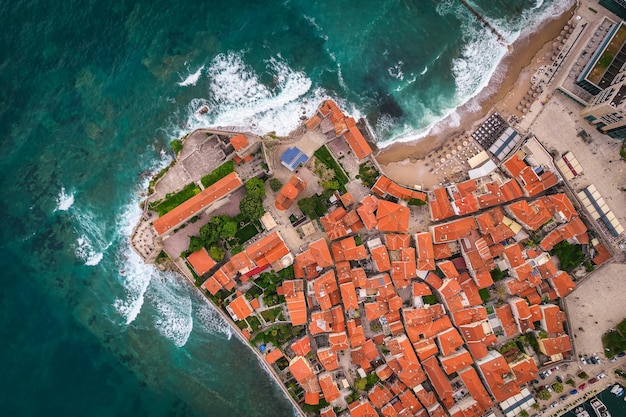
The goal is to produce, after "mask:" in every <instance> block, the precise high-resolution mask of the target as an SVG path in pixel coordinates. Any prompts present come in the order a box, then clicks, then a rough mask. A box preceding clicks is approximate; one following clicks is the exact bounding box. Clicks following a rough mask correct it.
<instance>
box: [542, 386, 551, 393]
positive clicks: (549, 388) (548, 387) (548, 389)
mask: <svg viewBox="0 0 626 417" xmlns="http://www.w3.org/2000/svg"><path fill="white" fill-rule="evenodd" d="M544 388H545V389H546V391H548V392H552V387H551V386H550V385H545V386H544Z"/></svg>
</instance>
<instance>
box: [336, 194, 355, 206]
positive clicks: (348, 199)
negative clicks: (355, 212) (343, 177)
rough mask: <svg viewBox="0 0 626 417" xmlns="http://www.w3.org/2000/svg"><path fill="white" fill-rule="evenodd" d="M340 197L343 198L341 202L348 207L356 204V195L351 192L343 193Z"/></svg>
mask: <svg viewBox="0 0 626 417" xmlns="http://www.w3.org/2000/svg"><path fill="white" fill-rule="evenodd" d="M339 198H340V199H341V204H343V206H344V207H345V208H346V209H348V207H350V206H351V205H353V204H354V197H353V196H352V194H351V193H350V192H346V193H344V194H342V195H341V196H339Z"/></svg>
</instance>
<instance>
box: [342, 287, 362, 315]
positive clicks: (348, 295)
mask: <svg viewBox="0 0 626 417" xmlns="http://www.w3.org/2000/svg"><path fill="white" fill-rule="evenodd" d="M340 289H341V299H342V300H343V308H344V310H345V311H348V310H356V309H357V308H359V299H358V297H357V295H356V289H355V288H354V284H353V283H352V282H346V283H343V284H341V285H340Z"/></svg>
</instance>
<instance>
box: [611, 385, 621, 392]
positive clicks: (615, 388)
mask: <svg viewBox="0 0 626 417" xmlns="http://www.w3.org/2000/svg"><path fill="white" fill-rule="evenodd" d="M619 388H620V386H619V384H615V385H613V388H611V394H615V393H616V392H617V390H618V389H619Z"/></svg>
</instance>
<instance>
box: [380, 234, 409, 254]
mask: <svg viewBox="0 0 626 417" xmlns="http://www.w3.org/2000/svg"><path fill="white" fill-rule="evenodd" d="M385 243H386V244H387V249H389V250H399V249H402V248H408V247H410V246H411V235H407V234H401V233H388V234H386V235H385Z"/></svg>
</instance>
